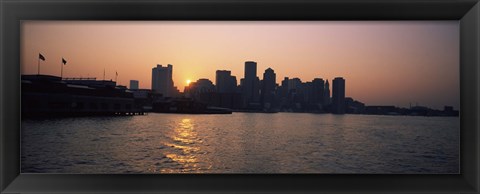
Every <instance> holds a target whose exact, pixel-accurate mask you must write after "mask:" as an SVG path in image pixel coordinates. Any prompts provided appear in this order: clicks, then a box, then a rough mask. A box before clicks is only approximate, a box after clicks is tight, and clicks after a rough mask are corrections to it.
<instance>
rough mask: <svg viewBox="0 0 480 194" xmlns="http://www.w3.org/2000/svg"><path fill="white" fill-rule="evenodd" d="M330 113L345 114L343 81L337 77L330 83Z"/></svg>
mask: <svg viewBox="0 0 480 194" xmlns="http://www.w3.org/2000/svg"><path fill="white" fill-rule="evenodd" d="M332 85H333V91H332V113H334V114H345V80H344V79H343V78H341V77H337V78H335V79H333V81H332Z"/></svg>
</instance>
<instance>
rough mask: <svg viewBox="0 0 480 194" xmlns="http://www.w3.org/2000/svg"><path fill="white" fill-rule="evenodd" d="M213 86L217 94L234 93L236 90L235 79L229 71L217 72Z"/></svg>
mask: <svg viewBox="0 0 480 194" xmlns="http://www.w3.org/2000/svg"><path fill="white" fill-rule="evenodd" d="M215 85H216V89H217V92H218V93H235V92H236V90H237V78H236V77H235V76H232V75H231V72H230V71H226V70H217V72H216V76H215Z"/></svg>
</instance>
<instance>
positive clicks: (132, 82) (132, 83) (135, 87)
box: [130, 80, 138, 90]
mask: <svg viewBox="0 0 480 194" xmlns="http://www.w3.org/2000/svg"><path fill="white" fill-rule="evenodd" d="M130 89H131V90H138V80H130Z"/></svg>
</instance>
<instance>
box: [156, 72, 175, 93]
mask: <svg viewBox="0 0 480 194" xmlns="http://www.w3.org/2000/svg"><path fill="white" fill-rule="evenodd" d="M172 72H173V66H172V65H170V64H168V65H167V67H163V66H162V65H160V64H159V65H157V67H154V68H153V69H152V91H153V92H155V93H160V94H163V96H165V97H171V96H172V93H173V92H174V87H173V79H172Z"/></svg>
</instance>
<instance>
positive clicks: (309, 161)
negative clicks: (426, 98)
mask: <svg viewBox="0 0 480 194" xmlns="http://www.w3.org/2000/svg"><path fill="white" fill-rule="evenodd" d="M459 131H460V119H459V118H458V117H410V116H373V115H331V114H305V113H276V114H262V113H233V114H232V115H185V114H157V113H150V114H148V115H145V116H130V117H129V116H126V117H83V118H57V119H48V120H23V121H22V134H21V137H22V141H21V143H22V144H21V151H22V153H21V157H22V158H21V162H22V163H21V167H22V169H21V172H22V173H178V172H185V173H458V172H459V141H460V136H459Z"/></svg>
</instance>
